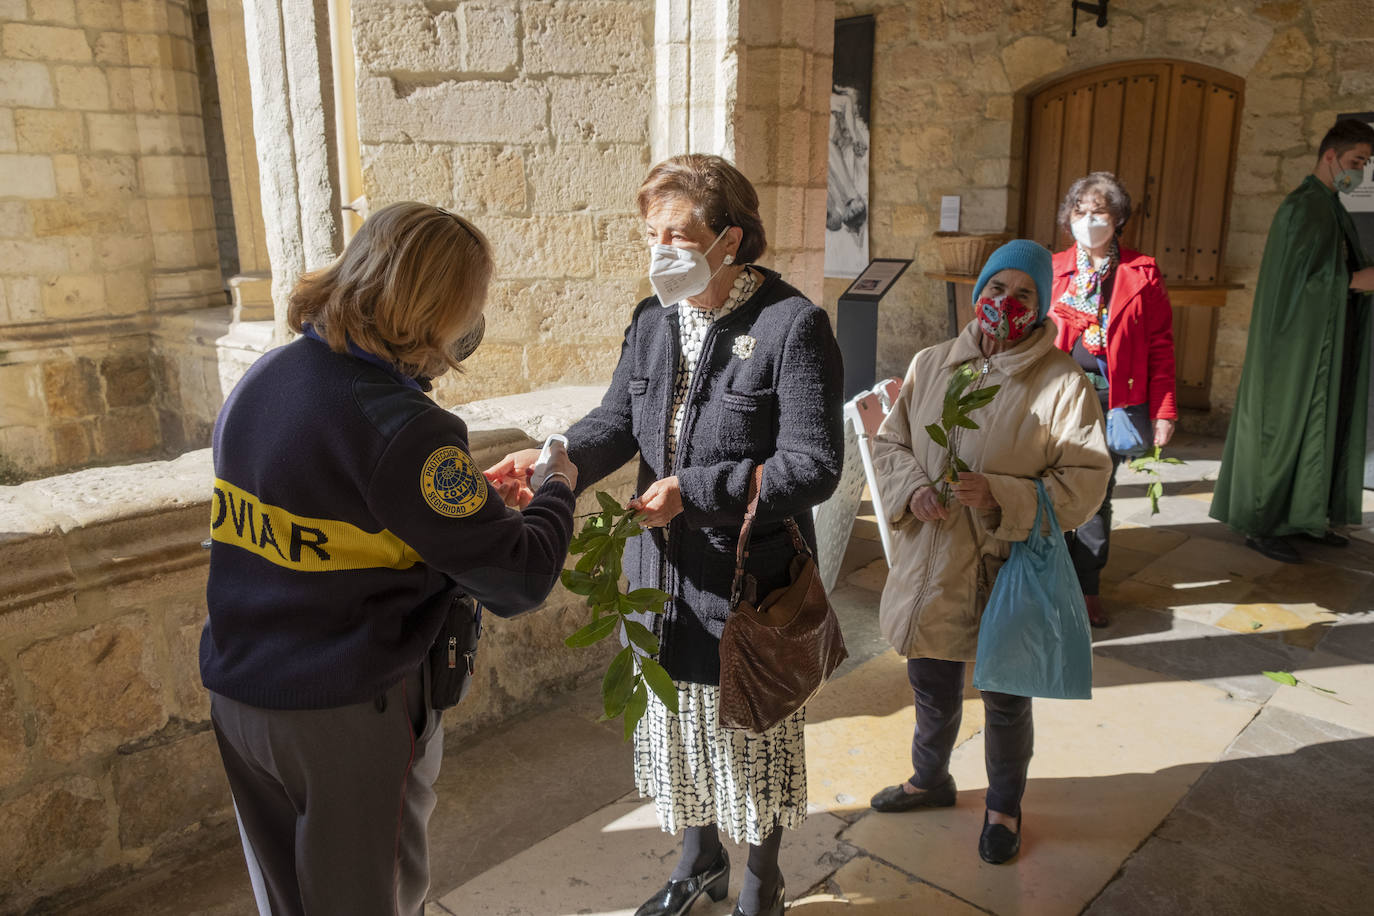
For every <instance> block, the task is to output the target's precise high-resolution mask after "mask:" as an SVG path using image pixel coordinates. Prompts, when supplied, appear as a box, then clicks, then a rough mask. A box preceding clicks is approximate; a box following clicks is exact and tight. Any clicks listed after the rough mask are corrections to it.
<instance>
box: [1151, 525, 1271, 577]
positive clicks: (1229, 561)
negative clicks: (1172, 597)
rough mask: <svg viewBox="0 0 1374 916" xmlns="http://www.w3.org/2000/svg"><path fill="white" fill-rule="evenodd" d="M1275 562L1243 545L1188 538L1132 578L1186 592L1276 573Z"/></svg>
mask: <svg viewBox="0 0 1374 916" xmlns="http://www.w3.org/2000/svg"><path fill="white" fill-rule="evenodd" d="M1280 566H1282V564H1281V563H1279V562H1278V561H1277V560H1271V559H1269V558H1268V557H1265V556H1261V555H1260V554H1258V553H1256V552H1255V551H1253V550H1251V549H1250V548H1248V547H1245V546H1244V545H1238V544H1230V543H1227V542H1225V541H1212V540H1211V539H1200V538H1196V537H1194V538H1189V540H1188V542H1187V543H1185V544H1181V545H1179V546H1178V547H1175V548H1174V549H1173V550H1171V551H1169V552H1168V553H1166V554H1164V555H1163V556H1161V557H1160V558H1159V559H1158V560H1156V561H1155V562H1154V563H1151V564H1150V565H1149V566H1147V567H1145V568H1144V569H1142V570H1141V571H1140V572H1138V573H1136V574H1135V575H1134V576H1132V579H1134V580H1136V581H1139V582H1146V583H1149V584H1151V585H1159V586H1162V587H1164V588H1174V589H1182V590H1186V589H1187V588H1190V587H1197V586H1198V585H1199V584H1204V583H1212V582H1218V581H1228V580H1236V579H1241V580H1246V581H1250V582H1254V581H1256V580H1258V579H1260V578H1262V577H1264V576H1269V575H1272V574H1275V573H1277V572H1278V570H1279V567H1280Z"/></svg>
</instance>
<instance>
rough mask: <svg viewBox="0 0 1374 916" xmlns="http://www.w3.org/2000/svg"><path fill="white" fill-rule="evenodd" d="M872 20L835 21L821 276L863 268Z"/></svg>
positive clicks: (850, 273) (865, 263) (865, 256)
mask: <svg viewBox="0 0 1374 916" xmlns="http://www.w3.org/2000/svg"><path fill="white" fill-rule="evenodd" d="M873 28H874V25H873V17H872V16H855V17H853V18H851V19H838V20H836V21H835V64H834V71H833V76H832V82H831V91H830V146H829V178H828V179H827V183H826V195H825V275H826V276H827V277H857V276H858V275H859V273H860V272H861V271H862V270H863V269H864V268H865V267H867V266H868V222H869V219H868V125H869V117H870V113H871V111H872V93H873Z"/></svg>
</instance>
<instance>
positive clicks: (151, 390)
mask: <svg viewBox="0 0 1374 916" xmlns="http://www.w3.org/2000/svg"><path fill="white" fill-rule="evenodd" d="M191 36H192V30H191V20H190V17H189V14H188V11H187V5H186V2H185V0H80V2H73V0H44V2H40V0H32V2H28V3H25V2H24V0H4V2H3V3H0V397H2V398H3V405H4V410H3V412H2V413H0V465H2V466H0V472H6V473H8V474H9V475H10V476H13V475H14V474H22V475H26V476H33V475H35V474H37V473H42V472H45V471H50V470H51V469H54V468H64V467H72V466H76V465H80V464H84V463H88V462H91V461H95V460H119V459H123V458H127V457H128V456H130V455H147V454H150V453H155V452H156V451H157V450H158V449H160V448H162V447H163V446H172V447H179V446H180V445H181V443H182V438H183V433H184V431H182V430H181V429H180V428H179V425H178V423H177V420H176V417H175V416H174V415H173V414H169V412H168V404H167V402H166V399H165V391H164V389H163V388H161V387H160V384H159V380H160V377H161V373H162V370H161V368H160V366H159V363H158V358H157V354H156V353H155V352H154V350H153V349H152V346H151V342H150V339H149V337H148V333H147V332H148V331H149V329H150V328H151V326H152V323H153V319H154V316H155V315H156V314H158V313H165V312H169V311H178V310H183V309H187V308H202V307H205V306H207V305H209V304H211V303H213V302H214V301H215V299H216V297H217V296H221V295H222V294H221V293H220V291H219V290H220V276H219V270H218V262H217V257H216V241H215V223H214V212H213V207H212V205H211V199H210V189H209V180H208V172H207V169H206V161H205V135H204V131H203V129H202V125H201V119H200V94H199V89H198V86H197V81H196V71H195V59H194V49H193V45H192V42H191Z"/></svg>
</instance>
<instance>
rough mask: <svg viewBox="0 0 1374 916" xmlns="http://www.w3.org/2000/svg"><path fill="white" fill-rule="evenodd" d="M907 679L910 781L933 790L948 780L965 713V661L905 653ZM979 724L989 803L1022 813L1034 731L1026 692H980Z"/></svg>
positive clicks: (994, 808)
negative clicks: (911, 698)
mask: <svg viewBox="0 0 1374 916" xmlns="http://www.w3.org/2000/svg"><path fill="white" fill-rule="evenodd" d="M906 675H907V680H909V681H910V682H911V690H912V693H914V694H915V697H916V736H915V737H914V738H913V739H912V741H911V766H912V768H913V769H914V770H915V773H914V775H913V776H912V777H911V784H912V785H913V786H915V787H916V788H918V789H933V788H936V787H937V786H939V785H941V784H942V783H944V782H945V781H946V780H947V779H949V756H950V754H952V753H953V752H954V741H955V739H956V738H957V737H958V736H959V722H960V721H961V720H962V719H963V717H964V705H963V695H964V663H963V662H950V661H945V660H943V659H938V658H909V659H907V662H906ZM982 693H983V710H984V712H985V713H986V716H987V720H986V724H985V725H984V728H983V749H984V754H983V756H984V762H985V764H986V766H987V768H988V793H987V799H986V801H987V806H988V809H989V810H992V811H999V812H1001V813H1002V814H1007V815H1010V816H1012V817H1019V816H1020V815H1021V796H1022V795H1024V794H1025V793H1026V772H1027V770H1028V769H1029V768H1030V760H1031V750H1032V745H1033V744H1034V739H1035V732H1034V728H1033V726H1032V723H1031V700H1030V697H1018V696H1012V695H1011V694H1009V693H994V692H992V691H990V690H984V691H983V692H982Z"/></svg>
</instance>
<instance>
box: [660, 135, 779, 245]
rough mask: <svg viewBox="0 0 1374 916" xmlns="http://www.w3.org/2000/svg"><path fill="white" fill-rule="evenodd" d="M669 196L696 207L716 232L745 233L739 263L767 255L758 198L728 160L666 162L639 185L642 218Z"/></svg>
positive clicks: (692, 157) (698, 215)
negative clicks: (735, 229)
mask: <svg viewBox="0 0 1374 916" xmlns="http://www.w3.org/2000/svg"><path fill="white" fill-rule="evenodd" d="M667 197H682V198H684V199H686V200H688V201H690V202H691V204H692V212H693V213H694V214H695V215H696V218H697V219H698V220H700V221H701V223H702V225H704V226H706V227H707V228H708V229H710V230H711V231H712V232H713V233H716V234H719V233H720V232H721V230H723V229H725V228H726V227H727V226H738V227H739V228H740V229H741V230H743V232H744V237H743V238H742V239H740V243H739V250H737V251H736V252H735V263H736V264H751V263H753V262H754V261H757V260H758V259H759V258H761V257H763V253H764V252H765V251H767V250H768V236H767V234H766V233H765V232H764V230H763V220H762V219H760V218H759V195H758V192H756V191H755V190H754V186H753V185H752V184H750V183H749V179H748V178H745V177H744V173H742V172H741V171H740V170H739V169H737V168H735V166H734V165H733V164H732V163H731V162H729V161H728V160H726V159H722V158H721V157H719V156H706V155H702V154H701V153H689V154H687V155H684V156H674V157H673V158H671V159H665V160H663V161H662V162H660V163H659V164H658V165H656V166H654V167H653V168H652V169H650V170H649V176H648V177H647V178H645V179H644V183H643V184H642V185H640V186H639V195H638V197H637V198H636V202H637V203H638V204H639V215H640V216H647V215H648V213H649V208H650V207H652V206H653V205H654V204H656V203H659V202H660V201H662V200H663V199H664V198H667Z"/></svg>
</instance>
